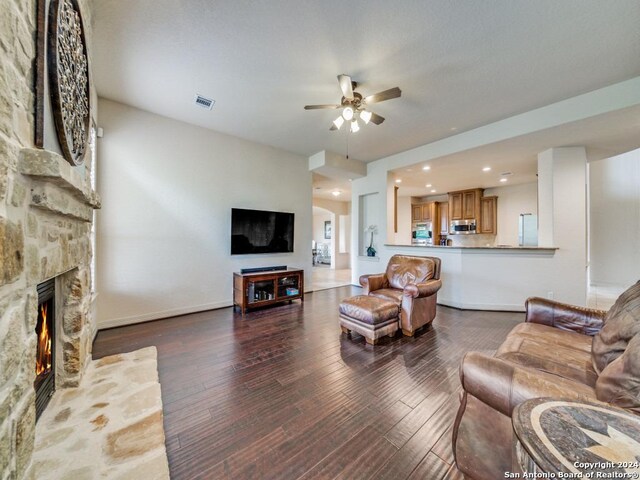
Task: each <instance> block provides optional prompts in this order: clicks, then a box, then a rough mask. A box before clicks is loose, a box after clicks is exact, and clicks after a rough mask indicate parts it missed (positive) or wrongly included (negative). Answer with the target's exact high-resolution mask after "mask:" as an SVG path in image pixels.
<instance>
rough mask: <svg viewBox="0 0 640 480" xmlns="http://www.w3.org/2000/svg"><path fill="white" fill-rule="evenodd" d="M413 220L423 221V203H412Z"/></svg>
mask: <svg viewBox="0 0 640 480" xmlns="http://www.w3.org/2000/svg"><path fill="white" fill-rule="evenodd" d="M411 221H412V222H421V221H422V205H411Z"/></svg>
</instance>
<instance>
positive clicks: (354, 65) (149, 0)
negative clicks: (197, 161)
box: [92, 0, 640, 161]
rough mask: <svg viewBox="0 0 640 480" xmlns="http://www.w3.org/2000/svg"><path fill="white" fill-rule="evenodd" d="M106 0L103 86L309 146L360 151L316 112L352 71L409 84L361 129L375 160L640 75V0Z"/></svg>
mask: <svg viewBox="0 0 640 480" xmlns="http://www.w3.org/2000/svg"><path fill="white" fill-rule="evenodd" d="M92 3H93V13H94V15H93V19H94V41H93V47H94V51H93V52H94V53H93V61H94V62H93V72H94V75H95V79H96V84H97V89H98V93H99V95H100V96H102V97H105V98H109V99H112V100H116V101H119V102H123V103H126V104H129V105H133V106H135V107H138V108H141V109H143V110H147V111H150V112H154V113H157V114H160V115H165V116H168V117H172V118H175V119H178V120H183V121H185V122H189V123H192V124H195V125H200V126H203V127H207V128H211V129H214V130H217V131H221V132H225V133H228V134H232V135H236V136H239V137H242V138H246V139H249V140H253V141H257V142H260V143H263V144H268V145H272V146H275V147H280V148H283V149H285V150H289V151H292V152H296V153H299V154H302V155H305V156H309V155H311V154H313V153H316V152H318V151H320V150H325V149H326V150H331V151H335V152H340V153H344V152H345V151H346V144H347V136H346V134H345V133H344V132H329V130H328V128H329V126H330V124H331V121H332V120H333V118H334V117H335V116H336V112H335V111H331V110H322V111H304V110H303V106H304V105H306V104H316V103H335V102H337V101H339V98H340V93H339V89H338V85H337V81H336V75H338V74H340V73H346V74H350V75H352V77H353V79H354V80H356V81H358V82H359V83H360V84H361V87H360V88H359V91H360V92H362V93H363V94H365V95H366V94H370V93H375V92H377V91H380V90H385V89H387V88H391V87H395V86H399V87H400V88H401V89H402V92H403V94H402V98H400V99H395V100H390V101H388V102H384V103H381V104H378V105H376V107H375V109H373V110H374V111H375V112H376V113H379V114H380V115H383V116H384V117H386V118H387V121H386V122H385V123H383V124H382V125H380V126H375V125H367V126H366V127H364V128H362V129H361V130H360V132H358V133H357V134H355V135H351V136H350V139H349V153H350V156H351V157H352V158H358V159H361V160H365V161H371V160H374V159H378V158H382V157H385V156H388V155H390V154H393V153H397V152H400V151H403V150H407V149H409V148H413V147H416V146H418V145H422V144H425V143H429V142H432V141H434V140H437V139H441V138H444V137H447V136H450V135H452V134H453V133H459V132H462V131H465V130H469V129H471V128H475V127H478V126H481V125H484V124H487V123H490V122H492V121H495V120H499V119H502V118H505V117H509V116H511V115H514V114H517V113H521V112H525V111H528V110H531V109H533V108H537V107H541V106H544V105H548V104H550V103H553V102H556V101H558V100H562V99H565V98H569V97H572V96H575V95H578V94H581V93H585V92H588V91H591V90H594V89H597V88H600V87H604V86H607V85H610V84H613V83H617V82H620V81H622V80H626V79H629V78H632V77H635V76H638V75H640V28H638V25H639V24H640V2H638V1H637V0H616V1H615V2H603V1H602V0H563V1H558V0H536V1H532V0H485V1H481V2H468V1H467V2H455V1H451V0H430V1H424V0H404V1H396V2H388V1H381V0H340V1H337V0H324V1H314V0H304V1H302V0H271V1H262V2H248V1H244V2H243V1H231V0H227V1H211V0H182V1H176V0H136V1H133V2H132V1H125V0H93V2H92ZM195 93H200V94H202V95H205V96H209V97H211V98H214V99H215V100H216V104H215V106H214V108H213V110H212V111H207V110H204V109H201V108H199V107H196V106H194V105H193V96H194V94H195ZM343 130H344V128H343Z"/></svg>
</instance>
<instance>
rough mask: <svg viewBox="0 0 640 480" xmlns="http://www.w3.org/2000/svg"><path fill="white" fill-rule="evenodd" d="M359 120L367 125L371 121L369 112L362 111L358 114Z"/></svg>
mask: <svg viewBox="0 0 640 480" xmlns="http://www.w3.org/2000/svg"><path fill="white" fill-rule="evenodd" d="M360 119H361V120H362V121H363V122H364V123H365V125H367V124H368V123H369V120H371V112H367V111H366V110H362V111H361V112H360Z"/></svg>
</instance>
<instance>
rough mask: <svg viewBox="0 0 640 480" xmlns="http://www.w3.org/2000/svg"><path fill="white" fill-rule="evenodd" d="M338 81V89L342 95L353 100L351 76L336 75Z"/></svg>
mask: <svg viewBox="0 0 640 480" xmlns="http://www.w3.org/2000/svg"><path fill="white" fill-rule="evenodd" d="M338 83H339V84H340V90H342V95H343V96H344V98H346V99H347V100H353V98H354V97H353V84H352V83H351V77H350V76H349V75H344V74H342V75H338Z"/></svg>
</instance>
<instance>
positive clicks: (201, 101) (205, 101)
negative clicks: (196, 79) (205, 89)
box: [193, 93, 216, 110]
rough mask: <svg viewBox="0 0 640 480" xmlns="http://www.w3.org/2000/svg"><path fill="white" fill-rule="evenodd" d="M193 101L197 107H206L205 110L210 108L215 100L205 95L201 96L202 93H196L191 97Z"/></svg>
mask: <svg viewBox="0 0 640 480" xmlns="http://www.w3.org/2000/svg"><path fill="white" fill-rule="evenodd" d="M193 101H194V102H195V103H196V105H198V106H199V107H202V108H206V109H207V110H211V109H212V108H213V105H214V104H215V103H216V101H215V100H213V99H211V98H207V97H203V96H202V95H200V94H198V93H196V96H195V97H194V98H193Z"/></svg>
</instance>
